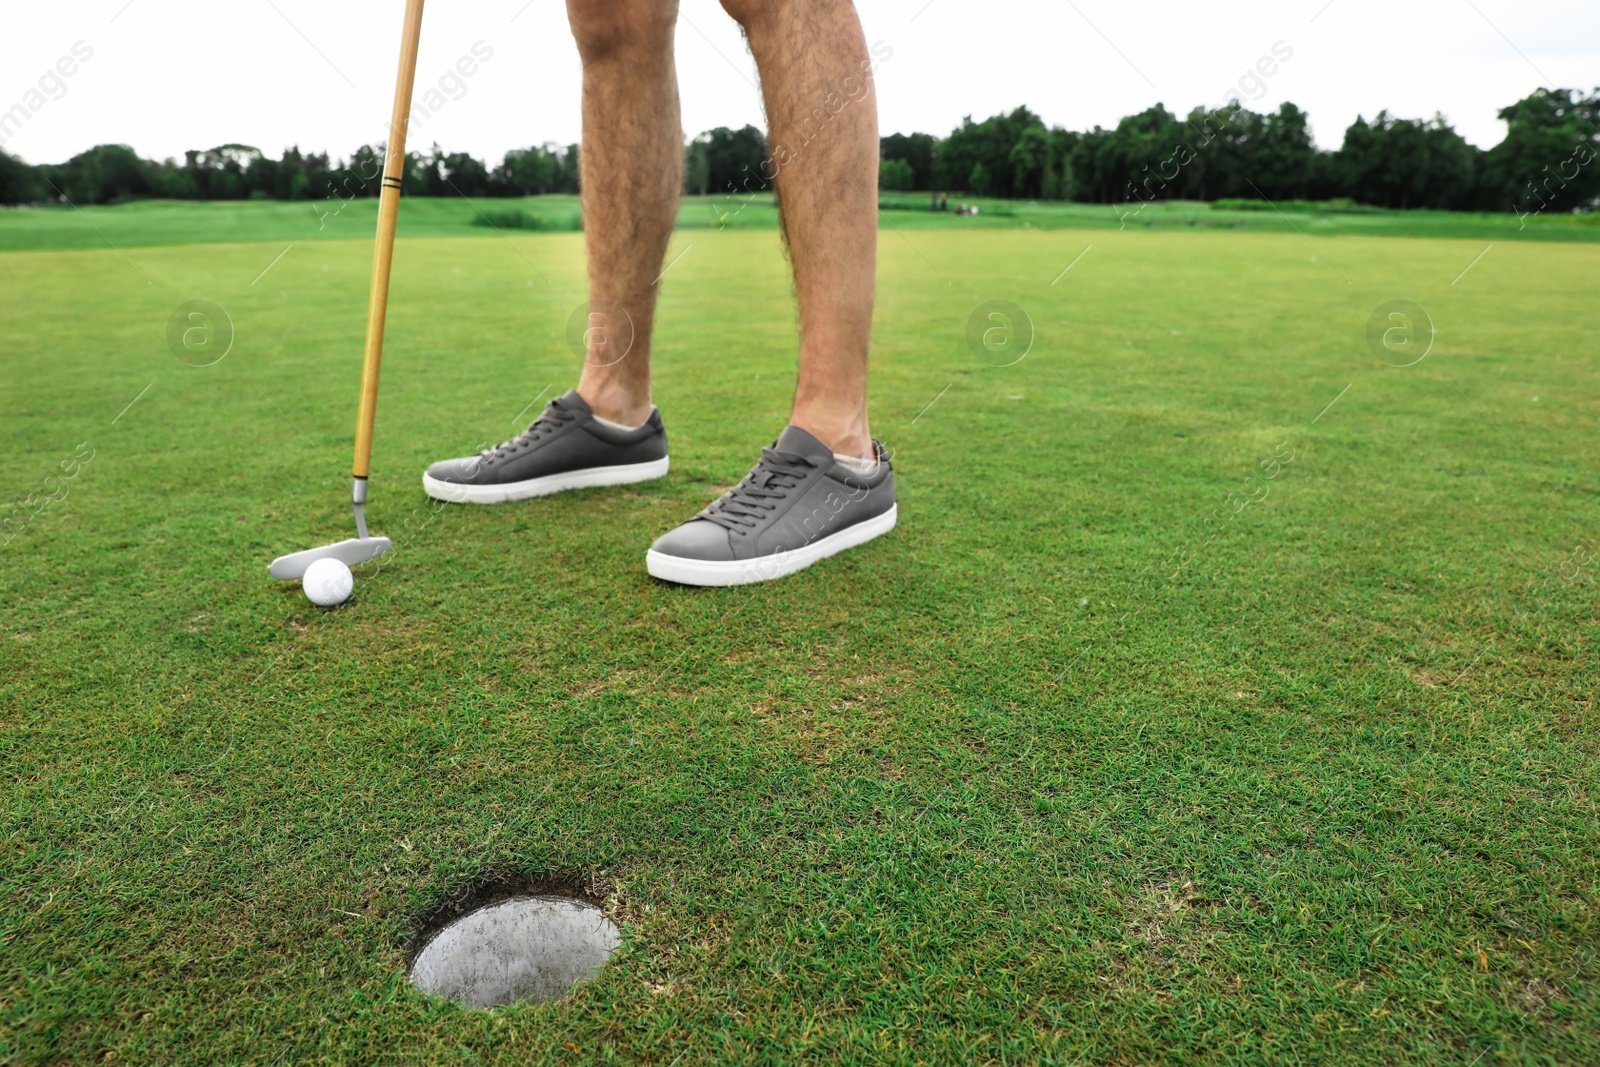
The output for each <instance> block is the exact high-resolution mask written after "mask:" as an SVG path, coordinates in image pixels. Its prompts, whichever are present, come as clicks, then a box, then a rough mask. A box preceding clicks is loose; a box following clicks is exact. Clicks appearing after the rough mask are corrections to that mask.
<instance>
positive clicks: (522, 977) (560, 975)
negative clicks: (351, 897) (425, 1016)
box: [411, 896, 622, 1008]
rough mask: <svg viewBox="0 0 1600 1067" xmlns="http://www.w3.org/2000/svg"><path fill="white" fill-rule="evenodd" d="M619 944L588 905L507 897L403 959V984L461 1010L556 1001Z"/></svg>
mask: <svg viewBox="0 0 1600 1067" xmlns="http://www.w3.org/2000/svg"><path fill="white" fill-rule="evenodd" d="M621 943H622V934H621V931H619V930H618V929H617V925H616V923H614V922H612V921H611V920H610V919H608V918H606V916H605V913H604V912H602V911H601V910H600V909H599V908H597V907H595V906H594V905H593V904H589V903H587V902H585V901H582V900H574V899H572V898H570V897H558V896H517V897H510V898H507V899H504V900H499V901H496V902H495V903H492V904H486V905H484V906H483V907H481V908H477V909H475V910H473V911H469V912H467V913H466V914H465V915H463V916H461V917H460V918H459V919H456V920H454V921H453V922H451V923H449V924H448V925H447V926H444V927H442V928H441V929H439V931H438V932H437V933H435V934H434V935H433V936H432V937H431V938H429V939H428V940H427V941H426V942H425V943H424V944H423V946H422V948H421V949H420V950H418V952H417V954H416V957H415V958H414V959H413V960H412V961H411V983H412V984H413V985H415V986H416V987H417V988H418V989H420V990H422V991H423V992H424V993H431V994H433V995H434V996H438V997H446V998H448V999H450V1000H453V1001H455V1002H456V1003H457V1004H460V1005H461V1006H462V1007H464V1008H497V1007H500V1006H502V1005H505V1004H514V1003H516V1002H518V1001H523V1000H531V1001H545V1000H556V999H558V998H560V997H563V996H565V995H566V994H567V993H568V992H569V991H570V990H571V989H572V988H573V987H574V986H576V985H578V984H580V983H582V982H586V981H588V980H589V979H591V978H593V977H594V976H595V975H597V974H599V973H600V968H601V967H603V966H605V962H606V960H608V959H610V958H611V954H612V953H613V952H615V951H616V948H617V946H618V945H619V944H621Z"/></svg>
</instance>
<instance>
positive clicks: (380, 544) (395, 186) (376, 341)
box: [267, 0, 422, 581]
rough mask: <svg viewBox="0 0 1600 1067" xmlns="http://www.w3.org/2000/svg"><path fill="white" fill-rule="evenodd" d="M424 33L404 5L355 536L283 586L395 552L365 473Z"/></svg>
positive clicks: (283, 564)
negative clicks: (371, 501) (380, 529)
mask: <svg viewBox="0 0 1600 1067" xmlns="http://www.w3.org/2000/svg"><path fill="white" fill-rule="evenodd" d="M421 34H422V0H406V16H405V27H404V29H403V30H402V32H401V36H400V70H399V73H398V74H397V75H396V77H395V85H394V113H393V114H392V115H391V116H390V119H389V147H388V150H387V152H386V153H385V155H384V162H383V188H382V190H381V191H380V193H379V197H378V238H377V242H376V244H375V246H374V248H373V253H372V296H371V299H370V300H369V301H368V304H367V343H366V350H365V352H364V353H363V355H362V360H361V407H360V409H359V411H358V413H357V415H356V453H355V463H354V466H353V470H352V479H351V483H350V509H351V511H353V512H354V513H355V519H356V536H354V537H351V538H346V539H345V540H343V541H336V542H334V543H333V544H331V545H323V546H321V547H320V548H308V549H305V550H304V551H301V552H291V553H289V554H288V555H287V556H279V557H278V558H277V559H275V560H273V561H272V563H271V564H270V565H269V566H268V567H267V573H268V574H271V575H272V576H273V577H274V578H278V579H280V580H282V581H294V580H295V579H298V578H302V577H304V576H305V573H306V568H307V567H309V566H311V564H313V563H315V562H316V561H317V560H319V559H330V558H331V559H337V560H340V561H341V562H343V563H344V564H345V565H346V566H355V565H356V564H357V563H365V562H366V561H367V560H369V559H376V558H377V557H379V556H381V555H383V554H384V553H385V552H387V551H389V549H390V548H392V547H393V544H394V543H393V542H392V541H390V540H389V539H388V538H387V537H370V536H368V534H367V516H366V511H365V506H366V502H367V472H368V471H369V469H370V468H371V465H372V424H373V420H374V419H375V418H376V416H377V410H378V365H379V363H380V362H382V359H383V321H384V314H385V312H386V311H387V310H388V306H389V265H390V261H391V260H392V259H393V258H394V229H395V221H396V219H397V218H398V217H399V214H400V182H401V178H402V177H403V176H404V175H405V168H406V124H407V122H408V121H409V117H410V114H411V86H412V83H413V82H414V81H415V80H416V72H417V42H418V39H419V38H420V37H421Z"/></svg>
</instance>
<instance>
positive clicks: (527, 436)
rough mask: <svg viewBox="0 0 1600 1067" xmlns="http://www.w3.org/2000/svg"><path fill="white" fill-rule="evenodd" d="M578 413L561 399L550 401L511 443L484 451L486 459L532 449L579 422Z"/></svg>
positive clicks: (498, 457) (507, 442)
mask: <svg viewBox="0 0 1600 1067" xmlns="http://www.w3.org/2000/svg"><path fill="white" fill-rule="evenodd" d="M577 418H578V413H577V412H576V411H573V410H572V409H571V408H569V407H568V406H567V405H565V404H563V403H562V402H561V398H560V397H557V398H556V399H554V400H552V401H550V403H549V404H548V405H546V406H545V409H544V414H542V415H540V416H539V417H538V418H537V419H534V420H533V422H532V423H530V424H529V426H528V428H527V429H526V430H523V431H522V432H521V433H519V434H517V436H515V437H513V438H512V439H511V440H509V441H501V442H500V443H499V444H497V445H495V446H494V447H493V448H486V449H484V450H483V453H482V456H483V458H484V459H501V458H503V457H505V456H514V455H516V454H517V453H518V452H521V451H522V450H523V449H525V448H531V447H533V445H534V444H535V443H536V442H538V441H540V440H541V439H543V438H545V437H548V436H550V435H551V434H553V433H555V432H556V431H557V430H558V429H560V428H561V427H563V426H565V425H567V424H568V423H571V422H575V421H577Z"/></svg>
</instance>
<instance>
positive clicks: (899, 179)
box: [878, 159, 916, 193]
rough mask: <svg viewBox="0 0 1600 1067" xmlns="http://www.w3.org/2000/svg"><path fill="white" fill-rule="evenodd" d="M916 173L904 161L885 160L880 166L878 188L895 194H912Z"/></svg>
mask: <svg viewBox="0 0 1600 1067" xmlns="http://www.w3.org/2000/svg"><path fill="white" fill-rule="evenodd" d="M915 180H916V173H915V172H914V171H913V170H912V169H911V164H909V163H907V162H906V161H905V160H903V159H885V160H883V161H882V162H881V163H879V164H878V188H880V189H888V190H891V191H893V192H902V193H903V192H910V191H911V189H912V188H913V182H914V181H915Z"/></svg>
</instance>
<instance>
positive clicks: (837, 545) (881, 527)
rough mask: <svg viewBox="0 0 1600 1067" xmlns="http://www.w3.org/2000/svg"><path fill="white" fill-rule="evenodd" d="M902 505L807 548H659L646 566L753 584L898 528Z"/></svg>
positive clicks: (664, 574) (698, 579)
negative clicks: (737, 551) (769, 551)
mask: <svg viewBox="0 0 1600 1067" xmlns="http://www.w3.org/2000/svg"><path fill="white" fill-rule="evenodd" d="M899 510H900V505H898V504H894V505H891V506H890V508H889V510H888V511H886V512H884V513H883V514H882V515H875V516H873V517H872V518H870V519H867V520H865V521H863V522H858V523H856V524H855V525H854V526H851V527H848V528H846V529H843V530H840V531H839V532H838V533H836V534H829V535H828V536H827V537H823V538H819V539H818V540H816V541H813V542H811V543H810V544H809V545H806V546H805V547H804V548H797V549H794V550H793V551H791V552H779V553H777V554H775V555H771V556H761V557H759V558H757V559H736V560H731V561H729V560H705V559H686V558H685V557H683V556H669V555H666V554H665V553H662V552H657V551H656V550H655V549H651V550H650V551H648V552H646V553H645V554H644V566H645V569H646V570H648V571H649V572H650V575H651V577H653V578H660V579H661V580H662V581H665V582H676V583H678V584H679V585H708V586H711V585H714V586H721V585H749V584H751V583H752V582H770V581H772V580H773V579H774V578H782V577H784V576H785V575H790V574H793V573H794V572H796V571H802V570H805V569H806V568H807V567H809V566H811V565H812V564H813V563H815V562H817V561H818V560H819V559H827V558H828V557H829V556H832V555H835V554H836V553H839V552H843V551H844V550H845V549H847V548H854V547H856V546H857V545H861V544H865V543H867V542H868V541H870V540H872V539H873V538H874V537H880V536H882V535H883V534H886V533H888V532H889V531H890V530H892V529H894V524H895V520H896V517H897V516H898V514H899Z"/></svg>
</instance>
